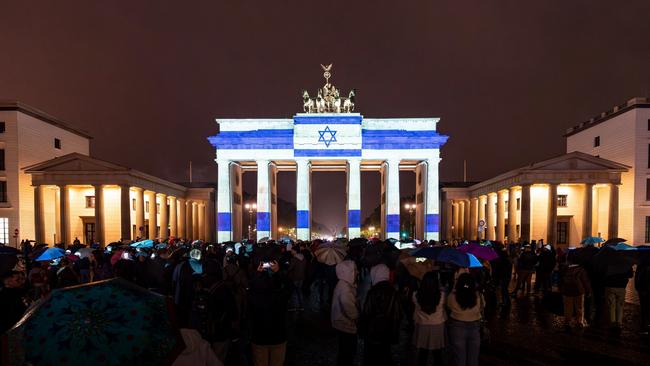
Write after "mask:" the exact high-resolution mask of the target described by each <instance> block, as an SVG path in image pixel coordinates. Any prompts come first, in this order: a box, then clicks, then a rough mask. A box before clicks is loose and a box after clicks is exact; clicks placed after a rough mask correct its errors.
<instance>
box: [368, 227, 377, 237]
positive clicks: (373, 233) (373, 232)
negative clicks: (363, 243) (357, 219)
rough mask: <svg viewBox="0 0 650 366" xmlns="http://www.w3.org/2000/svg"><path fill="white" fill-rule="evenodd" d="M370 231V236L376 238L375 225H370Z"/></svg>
mask: <svg viewBox="0 0 650 366" xmlns="http://www.w3.org/2000/svg"><path fill="white" fill-rule="evenodd" d="M368 231H369V233H368V234H370V237H371V238H374V237H375V227H374V226H369V227H368Z"/></svg>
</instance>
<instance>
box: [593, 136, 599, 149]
mask: <svg viewBox="0 0 650 366" xmlns="http://www.w3.org/2000/svg"><path fill="white" fill-rule="evenodd" d="M598 146H600V136H596V137H594V147H598Z"/></svg>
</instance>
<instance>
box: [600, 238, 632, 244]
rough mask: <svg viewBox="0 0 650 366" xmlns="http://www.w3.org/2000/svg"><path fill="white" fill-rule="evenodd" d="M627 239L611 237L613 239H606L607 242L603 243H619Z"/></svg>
mask: <svg viewBox="0 0 650 366" xmlns="http://www.w3.org/2000/svg"><path fill="white" fill-rule="evenodd" d="M625 241H627V239H623V238H611V239H607V241H605V242H604V243H603V245H610V244H618V243H622V242H625Z"/></svg>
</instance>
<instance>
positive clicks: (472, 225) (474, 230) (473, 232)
mask: <svg viewBox="0 0 650 366" xmlns="http://www.w3.org/2000/svg"><path fill="white" fill-rule="evenodd" d="M469 202H470V204H469V238H470V239H472V240H478V238H479V237H478V198H470V201H469Z"/></svg>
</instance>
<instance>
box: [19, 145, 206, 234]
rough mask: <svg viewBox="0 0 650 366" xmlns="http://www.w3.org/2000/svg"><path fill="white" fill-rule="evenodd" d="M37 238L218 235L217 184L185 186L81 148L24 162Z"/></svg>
mask: <svg viewBox="0 0 650 366" xmlns="http://www.w3.org/2000/svg"><path fill="white" fill-rule="evenodd" d="M25 174H29V175H31V178H32V181H31V186H33V188H32V189H33V197H34V199H33V202H34V206H32V207H33V211H32V212H33V216H32V217H33V220H34V221H33V222H34V223H35V235H36V236H35V238H36V241H37V242H38V243H66V244H70V243H72V241H73V240H74V239H75V238H77V239H79V241H81V242H82V243H84V244H89V243H93V242H95V243H100V244H102V245H105V244H107V243H110V242H116V241H120V240H132V239H136V238H149V239H160V240H165V239H167V238H169V237H176V238H187V239H193V240H204V241H214V239H215V238H214V234H215V217H214V212H215V201H214V200H215V189H214V187H210V186H190V187H187V186H184V185H180V184H176V183H172V182H169V181H166V180H164V179H160V178H157V177H154V176H152V175H149V174H145V173H142V172H139V171H137V170H133V169H130V168H128V167H124V166H120V165H117V164H114V163H110V162H107V161H104V160H100V159H96V158H92V157H89V156H86V155H82V154H76V153H73V154H68V155H64V156H61V157H58V158H55V159H51V160H47V161H44V162H42V163H38V164H35V165H32V166H29V167H26V168H25Z"/></svg>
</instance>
